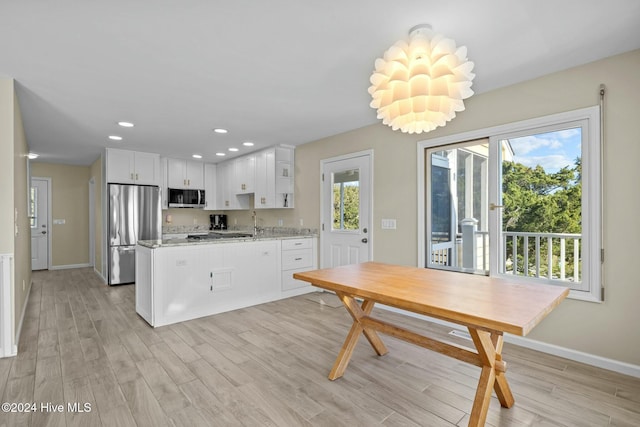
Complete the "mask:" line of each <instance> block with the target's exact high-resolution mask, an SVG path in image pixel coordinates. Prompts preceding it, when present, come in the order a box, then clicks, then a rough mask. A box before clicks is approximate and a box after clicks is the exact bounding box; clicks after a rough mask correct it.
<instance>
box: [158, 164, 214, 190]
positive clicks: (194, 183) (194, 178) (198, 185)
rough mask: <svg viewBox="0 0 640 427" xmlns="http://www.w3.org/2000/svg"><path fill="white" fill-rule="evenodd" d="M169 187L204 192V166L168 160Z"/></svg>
mask: <svg viewBox="0 0 640 427" xmlns="http://www.w3.org/2000/svg"><path fill="white" fill-rule="evenodd" d="M167 185H168V187H169V188H181V189H195V190H203V189H204V165H203V164H202V163H201V162H195V161H190V160H179V159H167ZM205 195H206V194H205Z"/></svg>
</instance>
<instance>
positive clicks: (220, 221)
mask: <svg viewBox="0 0 640 427" xmlns="http://www.w3.org/2000/svg"><path fill="white" fill-rule="evenodd" d="M209 222H210V224H209V230H226V229H227V216H226V215H222V214H213V215H209Z"/></svg>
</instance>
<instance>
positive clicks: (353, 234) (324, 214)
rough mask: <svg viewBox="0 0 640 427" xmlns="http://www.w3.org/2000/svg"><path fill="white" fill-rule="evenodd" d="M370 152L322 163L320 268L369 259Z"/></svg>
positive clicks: (370, 249) (370, 245)
mask: <svg viewBox="0 0 640 427" xmlns="http://www.w3.org/2000/svg"><path fill="white" fill-rule="evenodd" d="M372 161H373V154H372V152H369V151H368V152H364V153H354V154H351V155H347V156H342V157H339V158H333V159H327V160H323V161H322V191H321V203H320V209H321V215H320V218H321V227H320V239H321V240H320V241H321V252H320V265H321V268H330V267H338V266H341V265H346V264H358V263H361V262H367V261H369V260H370V259H371V258H372V254H373V251H372V240H371V238H372V236H371V212H372V196H371V190H372V185H371V182H372V174H371V165H372Z"/></svg>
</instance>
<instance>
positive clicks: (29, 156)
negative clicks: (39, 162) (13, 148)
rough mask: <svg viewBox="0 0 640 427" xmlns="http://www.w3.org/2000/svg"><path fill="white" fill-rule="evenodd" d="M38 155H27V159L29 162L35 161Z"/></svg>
mask: <svg viewBox="0 0 640 427" xmlns="http://www.w3.org/2000/svg"><path fill="white" fill-rule="evenodd" d="M39 156H40V155H39V154H36V153H29V154H27V159H29V160H33V159H37V158H38V157H39Z"/></svg>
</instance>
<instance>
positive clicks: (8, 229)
mask: <svg viewBox="0 0 640 427" xmlns="http://www.w3.org/2000/svg"><path fill="white" fill-rule="evenodd" d="M13 110H14V106H13V80H11V79H7V78H0V150H1V153H2V155H0V194H1V195H2V199H4V200H7V199H9V200H13V150H14V148H13ZM0 253H2V254H10V253H13V204H12V203H0Z"/></svg>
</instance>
